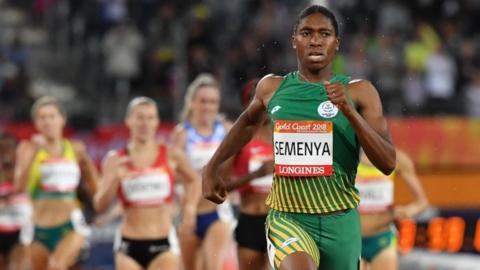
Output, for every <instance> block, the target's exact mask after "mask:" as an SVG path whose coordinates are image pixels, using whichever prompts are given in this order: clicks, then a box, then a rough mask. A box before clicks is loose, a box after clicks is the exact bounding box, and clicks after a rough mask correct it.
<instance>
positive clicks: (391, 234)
mask: <svg viewBox="0 0 480 270" xmlns="http://www.w3.org/2000/svg"><path fill="white" fill-rule="evenodd" d="M396 239H397V236H396V234H395V231H394V230H393V228H392V229H390V230H388V231H385V232H382V233H379V234H376V235H372V236H368V237H362V258H363V259H364V260H366V261H367V262H371V261H372V260H373V259H374V258H375V256H377V255H378V254H379V253H380V252H381V251H382V250H383V249H385V248H387V247H389V246H392V245H396V243H397V241H396Z"/></svg>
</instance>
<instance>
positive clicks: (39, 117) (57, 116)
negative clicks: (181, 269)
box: [33, 105, 65, 139]
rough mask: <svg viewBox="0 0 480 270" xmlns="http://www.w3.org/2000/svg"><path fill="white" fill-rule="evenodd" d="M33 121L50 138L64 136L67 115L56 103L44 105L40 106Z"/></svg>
mask: <svg viewBox="0 0 480 270" xmlns="http://www.w3.org/2000/svg"><path fill="white" fill-rule="evenodd" d="M33 121H34V123H35V127H36V128H37V130H38V132H40V133H41V134H42V135H44V136H45V137H47V138H48V139H56V138H61V137H62V131H63V127H64V126H65V117H64V116H63V115H62V114H61V113H60V111H59V110H58V108H57V107H56V106H55V105H44V106H42V107H40V108H38V110H37V112H36V113H35V118H34V119H33Z"/></svg>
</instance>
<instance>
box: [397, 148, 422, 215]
mask: <svg viewBox="0 0 480 270" xmlns="http://www.w3.org/2000/svg"><path fill="white" fill-rule="evenodd" d="M396 172H397V173H398V174H399V175H400V176H401V177H402V179H403V180H404V181H405V183H406V184H407V187H408V189H409V190H410V191H411V192H412V194H413V196H414V198H415V199H414V201H413V202H411V203H409V204H407V205H402V206H397V207H395V209H394V215H395V217H396V218H400V219H401V218H412V217H414V216H416V215H418V214H419V213H421V212H422V211H423V210H425V209H426V208H427V207H428V199H427V196H426V195H425V192H424V190H423V188H422V185H421V184H420V179H418V176H417V173H416V172H415V166H414V164H413V161H412V160H411V159H410V158H409V157H408V155H407V154H406V153H405V152H403V151H401V150H398V149H397V169H396Z"/></svg>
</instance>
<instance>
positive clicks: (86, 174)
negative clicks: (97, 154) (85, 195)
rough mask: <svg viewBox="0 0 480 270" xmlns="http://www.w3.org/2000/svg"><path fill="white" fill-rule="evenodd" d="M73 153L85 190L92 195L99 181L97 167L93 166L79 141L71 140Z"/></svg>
mask: <svg viewBox="0 0 480 270" xmlns="http://www.w3.org/2000/svg"><path fill="white" fill-rule="evenodd" d="M72 144H73V147H74V149H75V154H76V156H77V158H78V163H79V166H80V170H81V172H82V179H84V181H85V182H86V188H87V191H88V192H89V193H90V195H92V196H93V195H94V194H95V192H96V191H97V185H98V181H99V177H100V176H99V173H98V169H97V167H96V166H95V163H94V162H93V160H92V158H91V157H90V156H89V155H88V153H87V150H86V147H85V144H84V143H82V142H80V141H73V142H72Z"/></svg>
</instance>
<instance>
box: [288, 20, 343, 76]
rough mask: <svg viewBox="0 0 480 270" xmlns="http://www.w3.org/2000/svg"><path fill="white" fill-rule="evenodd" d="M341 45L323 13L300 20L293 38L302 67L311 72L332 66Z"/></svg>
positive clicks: (330, 23)
mask: <svg viewBox="0 0 480 270" xmlns="http://www.w3.org/2000/svg"><path fill="white" fill-rule="evenodd" d="M339 44H340V41H339V39H338V37H337V36H336V34H335V29H334V28H333V25H332V22H331V21H330V19H329V18H328V17H326V16H324V15H323V14H322V13H313V14H311V15H309V16H307V17H305V18H303V19H302V20H300V23H299V24H298V26H297V30H296V32H295V33H294V36H293V48H294V49H295V50H296V52H297V59H298V61H299V64H300V66H302V67H305V68H307V69H308V70H311V71H318V70H321V69H323V68H324V67H325V66H327V65H328V64H330V63H331V62H332V60H333V57H334V56H335V52H336V50H337V49H338V46H339Z"/></svg>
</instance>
